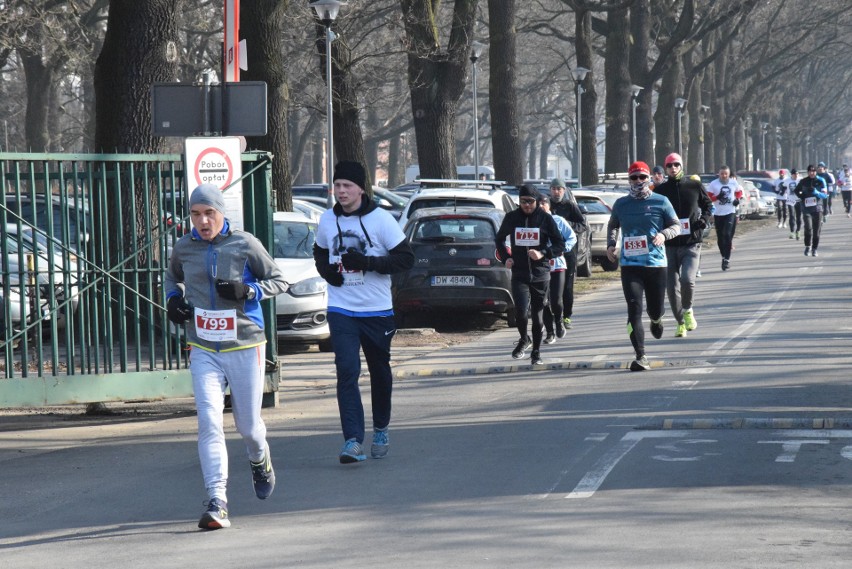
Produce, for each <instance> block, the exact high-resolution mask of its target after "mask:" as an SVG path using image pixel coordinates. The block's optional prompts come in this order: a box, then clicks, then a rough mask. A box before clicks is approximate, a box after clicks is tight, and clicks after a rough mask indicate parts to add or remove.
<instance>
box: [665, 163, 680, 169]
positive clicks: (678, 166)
mask: <svg viewBox="0 0 852 569" xmlns="http://www.w3.org/2000/svg"><path fill="white" fill-rule="evenodd" d="M666 168H680V162H669V163H668V164H666Z"/></svg>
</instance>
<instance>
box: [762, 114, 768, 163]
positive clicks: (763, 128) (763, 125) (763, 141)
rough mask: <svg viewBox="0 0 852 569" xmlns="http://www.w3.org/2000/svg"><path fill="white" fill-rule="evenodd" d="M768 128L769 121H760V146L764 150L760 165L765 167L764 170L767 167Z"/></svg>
mask: <svg viewBox="0 0 852 569" xmlns="http://www.w3.org/2000/svg"><path fill="white" fill-rule="evenodd" d="M767 129H769V123H768V122H765V121H763V122H761V123H760V148H761V149H762V150H763V156H762V159H761V164H760V167H761V168H763V169H764V170H765V169H766V131H767Z"/></svg>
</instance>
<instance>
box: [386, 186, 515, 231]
mask: <svg viewBox="0 0 852 569" xmlns="http://www.w3.org/2000/svg"><path fill="white" fill-rule="evenodd" d="M420 183H421V188H420V189H419V190H417V191H416V192H414V194H412V195H411V197H410V198H409V200H408V203H407V204H406V205H405V209H404V210H402V214H401V215H400V216H399V226H400V227H405V224H406V223H407V222H408V219H409V218H410V217H411V214H412V213H414V212H415V211H417V210H419V209H423V208H432V207H442V208H448V207H449V208H453V207H487V208H494V209H498V210H500V211H502V212H504V213H508V212H510V211H512V210H514V209H517V206H516V205H515V202H514V200H513V199H512V197H511V196H510V195H509V194H508V193H506V192H504V191H503V190H501V189H500V186H501V185H502V184H503V182H489V181H479V182H471V181H470V180H420ZM436 186H440V187H436Z"/></svg>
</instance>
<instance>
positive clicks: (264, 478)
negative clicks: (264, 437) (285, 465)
mask: <svg viewBox="0 0 852 569" xmlns="http://www.w3.org/2000/svg"><path fill="white" fill-rule="evenodd" d="M249 464H251V479H252V484H254V493H255V494H256V495H257V497H258V498H260V499H261V500H266V499H267V498H269V497H270V496H271V495H272V491H273V490H275V470H273V469H272V456H271V455H270V453H269V445H266V452H264V454H263V459H262V460H261V461H260V462H251V461H249Z"/></svg>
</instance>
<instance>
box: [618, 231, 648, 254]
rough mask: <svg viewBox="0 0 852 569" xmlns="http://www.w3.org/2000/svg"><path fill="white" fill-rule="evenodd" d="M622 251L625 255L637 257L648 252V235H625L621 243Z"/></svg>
mask: <svg viewBox="0 0 852 569" xmlns="http://www.w3.org/2000/svg"><path fill="white" fill-rule="evenodd" d="M622 252H623V253H624V256H625V257H638V256H640V255H647V254H648V236H647V235H637V236H635V237H625V238H624V244H623V245H622Z"/></svg>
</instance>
